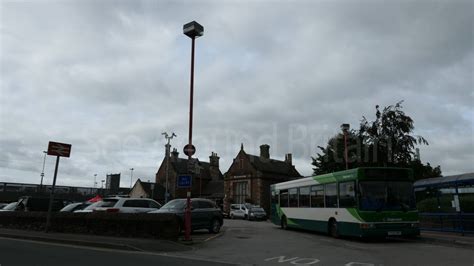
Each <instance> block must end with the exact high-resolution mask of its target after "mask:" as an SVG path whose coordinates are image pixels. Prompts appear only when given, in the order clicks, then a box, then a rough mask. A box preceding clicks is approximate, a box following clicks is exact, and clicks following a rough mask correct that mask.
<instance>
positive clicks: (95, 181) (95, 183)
mask: <svg viewBox="0 0 474 266" xmlns="http://www.w3.org/2000/svg"><path fill="white" fill-rule="evenodd" d="M96 187H97V174H94V188H96Z"/></svg>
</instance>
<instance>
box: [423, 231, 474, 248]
mask: <svg viewBox="0 0 474 266" xmlns="http://www.w3.org/2000/svg"><path fill="white" fill-rule="evenodd" d="M418 240H419V241H423V242H425V243H432V244H441V245H450V246H457V247H464V248H470V249H474V236H473V235H464V236H463V235H461V234H459V233H445V232H435V231H422V232H421V235H420V237H419V239H418Z"/></svg>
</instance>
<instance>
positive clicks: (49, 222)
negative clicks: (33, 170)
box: [45, 156, 59, 232]
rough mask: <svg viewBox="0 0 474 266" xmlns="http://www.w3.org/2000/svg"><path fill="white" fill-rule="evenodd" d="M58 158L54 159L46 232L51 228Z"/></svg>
mask: <svg viewBox="0 0 474 266" xmlns="http://www.w3.org/2000/svg"><path fill="white" fill-rule="evenodd" d="M58 166H59V156H57V157H56V166H55V167H54V178H53V186H52V187H51V194H50V196H49V205H48V214H47V216H46V227H45V231H46V232H48V230H49V227H50V226H51V213H52V211H53V199H54V188H55V187H56V177H57V176H58Z"/></svg>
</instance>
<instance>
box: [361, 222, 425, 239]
mask: <svg viewBox="0 0 474 266" xmlns="http://www.w3.org/2000/svg"><path fill="white" fill-rule="evenodd" d="M359 226H360V229H359V233H360V237H414V236H419V235H420V228H419V224H418V223H403V224H402V223H400V224H384V223H379V224H374V225H372V226H370V227H367V226H364V224H360V225H359Z"/></svg>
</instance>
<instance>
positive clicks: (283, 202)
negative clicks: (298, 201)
mask: <svg viewBox="0 0 474 266" xmlns="http://www.w3.org/2000/svg"><path fill="white" fill-rule="evenodd" d="M280 207H288V190H281V191H280Z"/></svg>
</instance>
